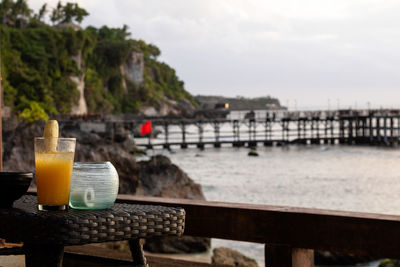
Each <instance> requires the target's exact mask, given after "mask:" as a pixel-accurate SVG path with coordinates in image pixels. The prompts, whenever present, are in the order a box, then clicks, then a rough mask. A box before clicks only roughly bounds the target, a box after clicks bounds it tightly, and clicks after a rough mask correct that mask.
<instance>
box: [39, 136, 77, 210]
mask: <svg viewBox="0 0 400 267" xmlns="http://www.w3.org/2000/svg"><path fill="white" fill-rule="evenodd" d="M75 144H76V139H75V138H58V137H36V138H35V167H36V184H37V197H38V209H39V210H66V209H68V203H69V191H70V185H71V174H72V166H73V163H74V153H75Z"/></svg>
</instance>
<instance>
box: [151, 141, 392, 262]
mask: <svg viewBox="0 0 400 267" xmlns="http://www.w3.org/2000/svg"><path fill="white" fill-rule="evenodd" d="M248 151H249V150H248V149H246V148H231V147H223V148H220V149H214V148H206V149H205V150H199V149H195V148H192V149H190V148H189V149H186V150H183V149H178V148H177V149H175V150H172V151H167V150H158V151H157V150H156V151H155V153H156V154H164V155H166V156H168V157H170V158H171V160H172V162H173V163H174V164H176V165H178V166H179V167H180V168H182V169H183V170H184V171H185V172H186V173H187V174H188V175H189V176H190V177H191V178H192V179H193V180H194V181H195V182H197V183H199V184H201V185H202V188H203V192H204V194H205V197H206V199H207V200H210V201H224V202H241V203H255V204H268V205H286V206H295V207H307V208H322V209H332V210H346V211H361V212H373V213H386V214H400V198H399V197H397V196H398V194H399V193H400V182H399V181H400V149H394V148H378V147H357V146H338V145H333V146H286V147H258V148H257V151H258V153H259V157H249V156H247V153H248ZM150 154H151V153H150ZM212 246H213V247H219V246H227V247H231V248H233V249H237V250H239V251H241V252H242V253H244V254H245V255H247V256H249V257H253V258H255V259H256V260H257V261H258V262H259V265H260V266H264V246H263V245H261V244H253V243H245V242H233V241H227V240H218V239H213V241H212ZM359 266H377V263H376V262H374V263H370V264H368V265H359Z"/></svg>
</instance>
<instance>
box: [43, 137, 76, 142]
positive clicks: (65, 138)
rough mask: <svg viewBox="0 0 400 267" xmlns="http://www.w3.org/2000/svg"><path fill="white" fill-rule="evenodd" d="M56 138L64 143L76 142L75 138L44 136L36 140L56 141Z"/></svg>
mask: <svg viewBox="0 0 400 267" xmlns="http://www.w3.org/2000/svg"><path fill="white" fill-rule="evenodd" d="M54 138H56V139H59V140H62V141H76V138H75V137H43V136H41V137H35V140H45V139H54Z"/></svg>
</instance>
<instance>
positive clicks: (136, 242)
mask: <svg viewBox="0 0 400 267" xmlns="http://www.w3.org/2000/svg"><path fill="white" fill-rule="evenodd" d="M129 247H130V249H131V254H132V258H133V266H134V267H149V265H148V264H147V261H146V257H145V256H144V253H143V245H142V243H140V239H131V240H129Z"/></svg>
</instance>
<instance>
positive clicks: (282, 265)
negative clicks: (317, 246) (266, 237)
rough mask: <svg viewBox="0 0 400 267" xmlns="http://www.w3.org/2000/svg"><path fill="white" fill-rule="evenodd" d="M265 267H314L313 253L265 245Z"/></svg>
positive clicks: (287, 247) (311, 251)
mask: <svg viewBox="0 0 400 267" xmlns="http://www.w3.org/2000/svg"><path fill="white" fill-rule="evenodd" d="M265 267H314V251H313V250H311V249H298V248H291V247H289V246H284V245H269V244H267V245H265Z"/></svg>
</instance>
